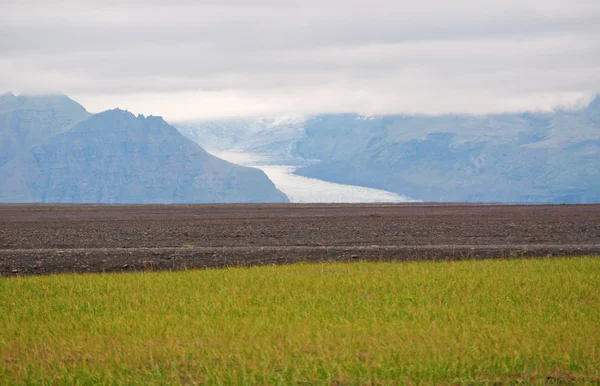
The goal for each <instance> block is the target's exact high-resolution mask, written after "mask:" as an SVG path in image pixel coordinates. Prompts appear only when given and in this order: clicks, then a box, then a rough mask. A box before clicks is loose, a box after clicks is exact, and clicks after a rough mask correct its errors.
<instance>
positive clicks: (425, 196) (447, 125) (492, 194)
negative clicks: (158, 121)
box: [177, 96, 600, 203]
mask: <svg viewBox="0 0 600 386" xmlns="http://www.w3.org/2000/svg"><path fill="white" fill-rule="evenodd" d="M273 122H277V120H274V119H270V120H269V119H260V120H240V119H235V120H218V121H204V122H193V123H190V122H188V123H184V124H179V125H177V127H178V128H179V129H180V130H181V131H182V132H183V133H184V134H186V135H187V136H188V137H189V138H192V139H194V140H195V141H197V142H198V143H199V144H201V145H205V146H207V147H208V148H209V149H213V148H214V149H216V150H218V151H224V150H226V151H235V152H245V153H248V154H252V155H259V156H260V155H275V157H274V160H273V161H272V162H273V163H284V164H292V165H295V166H299V168H298V169H297V170H296V171H295V173H296V174H297V175H301V176H305V177H311V178H316V179H320V180H325V181H330V182H336V183H340V184H351V185H359V186H364V187H369V188H376V189H383V190H387V191H391V192H395V193H398V194H402V195H407V196H409V197H411V198H414V199H419V200H424V201H464V202H554V203H585V202H599V201H600V96H598V97H596V98H595V99H594V100H593V101H592V102H591V103H590V104H589V105H588V106H587V107H586V108H583V109H580V110H573V111H571V110H559V111H556V112H553V113H522V114H496V115H484V116H470V115H441V116H425V115H393V116H373V117H365V116H362V115H358V114H328V115H319V116H314V117H310V118H307V119H304V120H299V119H297V118H296V119H293V120H292V121H291V122H288V123H286V122H285V120H283V121H282V120H279V123H278V124H274V123H273Z"/></svg>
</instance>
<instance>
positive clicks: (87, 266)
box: [0, 204, 600, 276]
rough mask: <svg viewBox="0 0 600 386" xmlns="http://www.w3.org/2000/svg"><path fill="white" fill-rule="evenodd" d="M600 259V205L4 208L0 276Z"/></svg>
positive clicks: (0, 222)
mask: <svg viewBox="0 0 600 386" xmlns="http://www.w3.org/2000/svg"><path fill="white" fill-rule="evenodd" d="M582 254H597V255H600V205H464V204H461V205H458V204H456V205H454V204H435V205H430V204H394V205H326V204H323V205H298V204H296V205H172V206H171V205H169V206H167V205H165V206H161V205H140V206H124V205H123V206H121V205H115V206H100V205H0V275H5V276H8V275H23V274H44V273H55V272H103V271H134V270H157V269H183V268H204V267H222V266H231V265H258V264H278V263H289V262H297V261H323V260H356V259H358V260H361V259H364V260H454V259H464V258H497V257H525V256H564V255H582Z"/></svg>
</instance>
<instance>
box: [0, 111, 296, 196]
mask: <svg viewBox="0 0 600 386" xmlns="http://www.w3.org/2000/svg"><path fill="white" fill-rule="evenodd" d="M48 127H54V128H56V127H61V126H60V122H56V121H53V122H51V124H48ZM287 201H288V200H287V197H286V196H285V195H284V194H283V193H281V192H280V191H279V190H277V189H276V188H275V185H274V184H273V183H272V182H271V181H270V180H269V179H268V178H267V176H266V175H265V174H264V173H263V172H262V171H260V170H258V169H254V168H247V167H242V166H238V165H234V164H231V163H229V162H226V161H224V160H221V159H219V158H217V157H215V156H212V155H210V154H208V153H207V152H206V151H205V150H204V149H202V148H201V147H200V146H199V145H197V144H196V143H194V142H192V141H190V140H189V139H187V138H185V137H184V136H183V135H181V134H180V133H179V132H178V131H177V130H176V129H175V128H174V127H172V126H170V125H168V124H167V123H166V122H165V121H164V120H163V119H162V118H160V117H152V116H150V117H147V118H146V117H143V116H137V117H136V116H134V115H133V114H131V113H129V112H126V111H122V110H110V111H106V112H103V113H100V114H96V115H92V116H91V117H89V118H87V119H86V120H83V121H81V122H80V123H78V124H76V125H75V126H73V127H72V128H70V129H68V130H66V131H64V130H62V129H60V130H58V134H54V135H51V136H49V137H47V138H45V139H44V140H42V141H41V142H40V143H38V144H35V143H32V144H31V147H29V148H28V149H26V150H24V151H21V152H20V153H19V154H18V155H16V156H14V157H11V158H10V159H9V160H8V161H6V162H5V163H4V165H2V166H0V202H42V203H45V202H53V203H209V202H215V203H217V202H218V203H226V202H232V203H237V202H287Z"/></svg>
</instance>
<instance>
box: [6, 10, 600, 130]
mask: <svg viewBox="0 0 600 386" xmlns="http://www.w3.org/2000/svg"><path fill="white" fill-rule="evenodd" d="M297 3H298V4H292V3H289V4H286V3H285V2H281V1H279V2H275V1H253V2H251V4H250V2H247V1H237V0H230V1H219V2H216V1H215V2H197V1H185V0H175V1H169V2H163V1H143V2H142V1H130V2H127V4H122V2H120V1H114V0H108V1H106V0H105V1H96V2H94V1H86V2H80V1H68V0H67V1H54V2H47V1H27V0H19V1H15V0H4V1H3V2H2V4H0V85H1V87H2V89H3V90H0V91H9V90H12V91H15V92H30V93H50V92H64V93H67V94H69V95H70V96H72V97H74V98H75V99H77V100H79V101H81V102H82V103H83V104H84V105H85V106H86V107H87V108H88V109H89V110H91V111H100V110H103V109H106V108H112V107H116V106H118V107H121V108H127V109H130V110H132V111H134V112H142V113H146V114H150V113H152V114H160V115H164V116H165V117H167V118H169V119H172V120H178V119H192V118H200V117H208V116H233V115H238V116H242V115H270V114H279V113H295V114H298V113H300V114H312V113H321V112H347V111H353V112H361V113H366V114H375V113H414V112H424V113H430V114H438V113H448V112H450V113H458V112H466V113H475V114H478V113H488V112H502V111H519V110H547V109H551V108H554V107H556V106H570V105H573V104H577V103H583V102H584V101H585V99H586V98H589V97H590V96H591V95H592V94H593V93H595V92H598V91H600V39H598V36H600V2H598V1H597V0H571V1H558V0H535V1H534V0H521V1H513V0H506V1H498V0H491V1H485V2H482V1H477V0H469V1H467V0H457V1H453V2H448V1H441V0H422V1H419V2H412V1H410V2H409V1H393V0H389V1H388V0H375V1H369V2H366V1H362V2H359V1H352V0H350V1H339V0H321V1H314V0H307V1H302V2H297Z"/></svg>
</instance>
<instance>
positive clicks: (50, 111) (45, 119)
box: [0, 93, 90, 166]
mask: <svg viewBox="0 0 600 386" xmlns="http://www.w3.org/2000/svg"><path fill="white" fill-rule="evenodd" d="M89 116H90V113H88V112H87V111H86V110H85V109H84V108H83V106H81V105H80V104H79V103H77V102H75V101H73V100H71V99H69V97H67V96H66V95H49V96H41V95H40V96H34V95H19V96H16V95H13V94H12V93H5V94H1V95H0V166H1V165H3V164H4V163H6V162H7V161H8V160H9V159H10V158H12V157H14V156H15V155H17V154H19V153H20V152H22V151H23V150H25V149H27V148H29V147H31V146H33V145H36V144H39V143H41V141H43V140H44V139H46V138H48V137H50V136H52V135H55V134H59V133H62V132H64V131H66V130H68V129H69V128H71V127H73V126H74V125H75V124H77V123H79V122H81V121H83V120H85V119H87V118H88V117H89Z"/></svg>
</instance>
